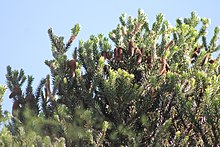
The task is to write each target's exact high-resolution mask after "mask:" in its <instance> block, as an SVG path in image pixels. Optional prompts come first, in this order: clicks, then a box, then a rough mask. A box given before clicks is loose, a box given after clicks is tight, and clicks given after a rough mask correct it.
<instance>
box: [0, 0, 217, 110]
mask: <svg viewBox="0 0 220 147" xmlns="http://www.w3.org/2000/svg"><path fill="white" fill-rule="evenodd" d="M219 6H220V1H219V0H211V1H205V0H204V1H201V0H181V1H180V0H151V1H150V0H136V1H135V0H127V1H126V0H109V1H104V0H93V1H92V0H87V1H86V0H79V1H74V0H63V1H61V0H59V1H58V0H35V1H31V0H2V1H1V2H0V51H1V52H0V84H3V85H6V83H5V81H6V79H5V74H6V66H7V65H11V66H12V68H13V69H20V68H23V69H24V70H25V73H26V74H28V75H33V76H34V77H35V80H34V87H36V86H37V85H38V83H39V81H40V79H41V78H43V77H45V75H46V74H48V73H49V69H48V68H47V66H46V65H44V60H45V59H51V58H52V56H51V46H50V40H49V38H48V34H47V30H48V28H50V27H52V28H53V30H54V33H55V34H57V35H60V36H64V37H65V39H66V41H68V39H69V36H70V29H71V28H72V27H73V26H74V24H76V23H80V24H81V26H82V30H81V32H80V33H79V36H78V37H77V39H76V41H75V43H74V44H73V46H72V48H71V49H73V47H74V46H77V45H78V40H79V39H83V40H87V39H88V38H89V36H90V35H92V34H94V35H96V34H98V33H104V34H105V35H106V36H107V35H108V32H109V31H111V30H112V29H113V28H115V27H116V25H117V24H118V22H119V19H118V17H119V16H120V15H121V13H123V12H126V13H127V14H128V15H132V16H137V10H138V8H141V9H144V11H145V13H146V14H147V16H148V19H149V21H150V23H152V22H153V21H154V20H155V16H156V14H158V13H159V12H162V13H163V14H164V15H165V18H166V19H167V20H169V22H170V23H171V24H172V25H175V20H176V18H178V17H189V16H190V13H191V11H196V12H197V13H198V14H199V16H200V17H208V18H210V19H211V20H212V21H211V26H210V28H209V34H210V35H211V34H212V33H213V29H214V27H215V26H217V25H220V15H219V10H220V7H219ZM71 49H70V53H71V52H72V50H71ZM8 95H9V91H7V92H6V94H5V96H4V102H3V109H4V110H9V111H11V106H12V100H9V99H8Z"/></svg>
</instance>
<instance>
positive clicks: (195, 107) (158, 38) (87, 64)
mask: <svg viewBox="0 0 220 147" xmlns="http://www.w3.org/2000/svg"><path fill="white" fill-rule="evenodd" d="M119 20H120V23H119V24H118V25H117V27H116V28H115V29H113V30H112V31H111V32H110V33H109V37H104V35H103V34H99V35H98V36H94V35H92V36H91V37H90V38H89V39H88V41H83V40H81V41H79V46H77V47H75V48H74V47H71V44H72V42H73V41H74V39H75V38H76V37H77V35H78V33H79V32H80V26H79V24H76V25H75V26H74V27H73V28H72V29H71V32H72V36H71V37H70V39H69V41H68V42H67V43H64V42H65V41H64V38H63V37H59V36H56V35H54V33H53V31H52V29H49V30H48V34H49V37H50V40H51V44H52V49H51V50H52V55H53V59H51V60H46V61H45V64H46V65H47V66H48V67H49V68H50V71H51V73H50V74H48V75H45V78H43V79H42V80H41V81H40V84H39V86H38V87H37V88H36V90H33V87H32V82H33V80H34V78H33V77H32V76H26V75H25V73H24V71H23V70H22V69H21V70H20V71H18V70H13V69H12V68H11V67H10V66H8V67H7V75H6V78H7V87H8V88H9V89H10V91H11V94H10V95H9V98H11V99H13V101H14V103H13V108H12V109H13V110H12V116H11V117H10V114H8V113H4V114H3V113H2V111H1V115H0V121H1V122H2V123H3V124H4V125H2V130H1V133H0V145H1V146H31V145H34V146H39V147H41V146H60V147H62V146H97V147H98V146H188V145H189V146H211V145H213V146H217V145H220V140H219V138H220V111H219V109H220V76H219V72H220V66H219V65H220V61H219V60H220V55H219V52H217V51H218V50H219V49H220V46H219V45H218V37H219V31H220V29H219V28H218V27H216V28H215V29H214V33H213V36H212V38H211V39H210V41H209V40H207V39H206V37H207V36H206V34H207V27H208V25H209V19H207V18H200V17H198V16H197V14H196V13H194V12H192V13H191V16H190V17H189V18H184V19H180V18H178V19H177V20H176V24H175V26H171V25H170V24H169V22H168V21H167V20H165V19H164V16H163V14H158V15H157V16H156V21H155V22H154V23H152V26H150V25H149V23H148V21H147V17H146V14H145V13H144V12H143V11H142V10H138V16H137V18H133V17H132V16H128V17H127V16H126V15H125V14H122V15H121V16H120V17H119ZM68 50H71V51H72V53H73V54H72V58H71V59H68V58H67V54H66V53H67V51H68ZM0 89H1V90H0V97H2V95H3V93H4V91H5V88H4V87H1V88H0ZM3 118H5V119H3ZM4 122H9V123H4Z"/></svg>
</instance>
